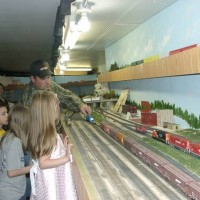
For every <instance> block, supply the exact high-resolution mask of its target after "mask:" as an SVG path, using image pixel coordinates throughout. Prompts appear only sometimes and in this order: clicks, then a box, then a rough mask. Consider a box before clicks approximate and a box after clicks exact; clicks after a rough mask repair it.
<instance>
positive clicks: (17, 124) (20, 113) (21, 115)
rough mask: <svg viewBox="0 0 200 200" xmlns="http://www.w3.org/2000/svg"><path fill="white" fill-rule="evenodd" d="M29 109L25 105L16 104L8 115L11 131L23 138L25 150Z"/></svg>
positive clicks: (24, 148)
mask: <svg viewBox="0 0 200 200" xmlns="http://www.w3.org/2000/svg"><path fill="white" fill-rule="evenodd" d="M28 122H29V109H28V108H27V107H25V106H23V105H19V104H16V105H14V106H13V107H12V109H11V110H10V112H9V115H8V123H9V127H10V132H11V133H13V134H14V135H15V136H16V137H18V138H20V139H21V140H22V146H23V150H24V151H25V150H26V149H27V138H28Z"/></svg>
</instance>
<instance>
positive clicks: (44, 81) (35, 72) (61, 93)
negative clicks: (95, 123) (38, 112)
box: [20, 60, 92, 115]
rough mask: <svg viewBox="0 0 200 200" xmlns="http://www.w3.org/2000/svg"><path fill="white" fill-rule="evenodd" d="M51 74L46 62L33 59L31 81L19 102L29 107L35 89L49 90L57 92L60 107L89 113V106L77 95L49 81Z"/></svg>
mask: <svg viewBox="0 0 200 200" xmlns="http://www.w3.org/2000/svg"><path fill="white" fill-rule="evenodd" d="M51 74H52V72H51V70H50V68H49V64H48V62H46V61H43V60H36V61H34V62H33V63H32V64H31V66H30V79H31V81H30V83H29V84H28V86H27V87H26V89H25V90H24V92H23V94H22V96H21V98H20V102H21V103H22V104H24V105H25V106H28V107H29V106H30V104H31V100H32V96H33V94H34V92H35V91H36V90H49V91H52V92H53V93H55V94H57V96H58V99H59V101H60V106H61V108H64V109H68V110H70V111H72V112H76V113H77V112H80V111H81V112H82V113H83V114H85V115H87V114H91V112H92V110H91V108H90V107H89V106H88V105H86V104H84V103H83V102H82V100H81V99H80V98H79V97H78V96H77V95H75V94H74V93H73V92H71V91H69V90H67V89H65V88H63V87H61V86H59V85H58V84H57V83H55V82H53V81H51Z"/></svg>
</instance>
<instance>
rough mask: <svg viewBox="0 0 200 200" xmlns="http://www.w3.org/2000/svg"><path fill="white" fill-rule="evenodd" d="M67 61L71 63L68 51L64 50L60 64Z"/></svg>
mask: <svg viewBox="0 0 200 200" xmlns="http://www.w3.org/2000/svg"><path fill="white" fill-rule="evenodd" d="M66 61H69V53H68V51H67V50H63V51H61V53H60V62H61V63H63V62H66Z"/></svg>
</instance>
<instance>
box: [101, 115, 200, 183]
mask: <svg viewBox="0 0 200 200" xmlns="http://www.w3.org/2000/svg"><path fill="white" fill-rule="evenodd" d="M103 114H104V115H105V117H106V120H107V121H108V122H109V123H111V124H112V126H113V127H116V128H117V129H118V130H120V131H122V132H123V134H124V135H126V136H128V137H130V138H133V139H134V140H137V141H138V142H139V143H141V144H142V145H144V146H145V147H147V148H148V149H150V150H151V151H153V152H155V153H156V154H158V155H159V156H161V157H163V158H165V159H166V160H167V161H168V162H170V163H172V164H173V165H175V166H176V167H177V168H179V169H180V170H181V171H183V172H184V173H186V174H187V175H189V176H191V177H192V178H193V179H195V180H197V181H198V182H200V178H199V176H196V175H195V174H193V173H192V172H191V171H189V170H188V169H186V168H185V167H183V166H182V165H180V164H178V163H177V162H176V161H175V160H173V159H172V158H171V157H169V156H167V155H166V154H164V153H162V152H161V151H157V150H156V149H155V148H154V147H152V146H150V145H148V144H146V143H144V142H142V141H141V140H140V138H141V137H150V138H152V136H151V132H152V130H154V128H151V127H148V126H147V134H141V133H138V132H137V131H136V130H135V128H134V126H135V125H138V123H136V122H131V121H129V120H126V119H122V118H121V117H120V116H118V115H116V114H113V113H110V112H106V111H104V112H103ZM163 145H167V144H165V143H164V142H163ZM175 150H177V151H180V150H179V149H175ZM191 156H193V155H191Z"/></svg>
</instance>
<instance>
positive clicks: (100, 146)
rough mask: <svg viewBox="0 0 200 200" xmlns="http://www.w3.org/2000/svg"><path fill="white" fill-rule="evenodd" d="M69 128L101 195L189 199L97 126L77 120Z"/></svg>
mask: <svg viewBox="0 0 200 200" xmlns="http://www.w3.org/2000/svg"><path fill="white" fill-rule="evenodd" d="M68 129H69V134H70V137H72V138H73V141H74V143H75V144H74V145H75V146H76V148H77V149H78V152H79V155H80V157H81V159H82V162H83V163H84V165H85V167H86V169H87V170H88V172H89V176H90V181H91V182H92V183H93V185H94V187H95V189H96V191H97V193H98V196H99V199H102V200H109V199H113V200H125V199H129V200H132V199H136V200H149V199H151V200H156V199H158V200H172V199H173V200H184V199H187V198H186V197H185V196H184V195H183V194H182V193H181V192H179V191H177V190H176V189H175V188H174V187H173V186H171V185H170V184H169V183H168V182H167V181H165V180H164V179H163V178H162V177H160V176H159V175H157V174H156V173H155V172H154V171H152V170H151V169H150V168H149V167H148V166H146V165H145V164H144V163H143V162H142V161H140V160H139V159H138V158H136V157H135V156H134V155H132V154H131V153H129V152H128V151H127V150H126V149H125V148H124V147H123V146H121V145H120V144H118V143H117V142H116V141H115V140H113V139H112V138H110V137H109V136H108V135H106V134H105V133H104V132H103V131H102V130H101V129H100V128H99V127H98V126H96V125H93V124H90V123H88V122H85V121H81V120H76V121H72V123H71V126H69V127H68ZM86 187H87V186H86Z"/></svg>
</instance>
